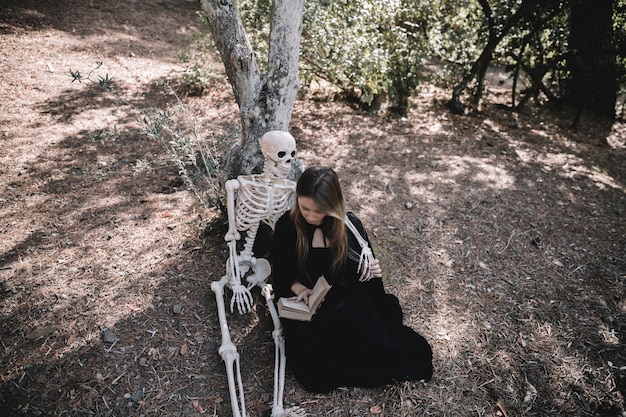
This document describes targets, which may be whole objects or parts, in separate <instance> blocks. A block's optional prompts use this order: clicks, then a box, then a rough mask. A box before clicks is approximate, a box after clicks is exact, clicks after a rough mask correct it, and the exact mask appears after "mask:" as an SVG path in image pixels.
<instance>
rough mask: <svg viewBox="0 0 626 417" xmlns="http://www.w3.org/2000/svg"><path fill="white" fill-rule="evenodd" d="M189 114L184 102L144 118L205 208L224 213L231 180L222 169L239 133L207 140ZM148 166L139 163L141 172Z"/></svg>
mask: <svg viewBox="0 0 626 417" xmlns="http://www.w3.org/2000/svg"><path fill="white" fill-rule="evenodd" d="M189 114H190V113H189V110H188V109H187V107H186V106H185V105H184V104H183V103H182V102H180V101H179V103H178V105H176V106H173V107H170V108H168V109H167V110H154V111H150V112H146V113H144V119H143V120H144V124H145V129H146V133H147V135H148V137H150V138H152V139H154V140H157V141H158V142H160V143H161V144H162V145H163V148H164V149H165V150H166V162H168V163H171V164H173V165H174V166H176V167H177V169H178V174H179V175H180V176H181V178H182V179H183V180H184V182H185V185H186V186H187V188H188V189H189V190H190V191H191V192H193V193H194V195H195V196H196V197H197V198H198V200H199V201H200V202H201V203H202V204H203V205H204V206H205V207H217V208H219V209H220V210H224V207H225V206H224V187H223V185H224V182H225V180H226V179H227V178H226V175H225V172H224V171H223V170H222V169H221V167H222V165H223V163H222V162H223V161H222V158H223V155H226V154H227V149H229V148H230V147H231V146H232V145H233V143H234V141H235V140H236V137H237V136H238V132H236V131H234V130H233V129H230V130H229V131H227V132H226V133H225V134H223V135H212V136H210V137H208V138H204V137H202V136H201V135H200V134H199V133H198V130H197V125H196V123H195V119H194V118H192V117H190V116H189ZM181 119H182V123H181ZM147 166H148V163H147V162H146V161H145V160H138V161H137V163H136V169H137V170H138V169H139V168H142V167H143V168H146V167H147Z"/></svg>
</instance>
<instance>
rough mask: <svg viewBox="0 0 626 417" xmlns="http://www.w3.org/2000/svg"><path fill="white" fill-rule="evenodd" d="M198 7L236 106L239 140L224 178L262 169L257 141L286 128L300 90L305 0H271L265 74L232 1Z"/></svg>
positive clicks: (211, 0) (210, 0) (209, 0)
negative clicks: (238, 120)
mask: <svg viewBox="0 0 626 417" xmlns="http://www.w3.org/2000/svg"><path fill="white" fill-rule="evenodd" d="M200 5H201V7H202V10H203V11H204V13H205V14H206V16H207V20H208V24H209V30H210V31H211V35H212V36H213V39H214V40H215V44H216V46H217V49H218V51H219V53H220V56H221V59H222V63H223V64H224V67H225V68H226V75H227V76H228V81H229V82H230V85H231V87H232V89H233V93H234V95H235V100H236V101H237V104H238V105H239V117H240V122H241V138H240V143H239V146H238V147H236V148H235V149H234V150H233V153H232V154H231V155H230V158H229V161H228V163H227V167H226V169H227V171H228V176H229V178H234V177H237V176H239V175H247V174H251V173H254V172H257V173H258V172H261V170H262V169H263V156H262V154H261V148H260V146H259V139H260V138H261V136H262V135H263V134H264V133H265V132H267V131H269V130H288V127H289V122H290V120H291V112H292V109H293V104H294V102H295V100H296V94H297V93H298V90H299V89H300V82H299V78H298V56H299V53H300V37H301V34H302V14H303V12H304V0H274V2H273V7H272V17H271V19H272V20H271V31H270V44H269V59H268V68H267V71H266V72H265V73H262V72H261V70H260V69H259V67H258V66H257V62H256V59H255V57H254V51H253V50H252V46H251V45H250V42H249V40H248V36H247V35H246V32H245V29H244V27H243V23H242V22H241V17H240V15H239V10H238V9H237V4H236V1H234V0H200ZM296 165H297V164H296Z"/></svg>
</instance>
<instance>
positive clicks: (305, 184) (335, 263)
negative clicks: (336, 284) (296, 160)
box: [290, 166, 348, 279]
mask: <svg viewBox="0 0 626 417" xmlns="http://www.w3.org/2000/svg"><path fill="white" fill-rule="evenodd" d="M299 197H308V198H311V199H313V201H315V203H316V204H317V206H318V207H319V209H320V210H322V212H324V214H325V215H326V217H325V218H324V223H323V224H324V228H323V230H324V235H325V237H326V240H327V242H328V246H329V248H330V253H331V265H330V275H331V276H332V277H339V276H340V273H341V272H342V271H343V269H344V266H345V261H346V259H347V256H348V237H347V235H346V225H345V217H346V203H345V200H344V198H343V193H342V192H341V186H340V184H339V177H338V176H337V173H336V172H335V171H334V170H333V169H332V168H327V167H321V166H313V167H310V168H308V169H306V170H305V171H304V172H303V173H302V175H300V178H299V179H298V184H297V185H296V201H295V203H294V205H293V207H292V208H291V214H290V215H291V219H292V220H293V222H294V224H295V225H296V232H297V241H296V252H297V254H298V264H299V265H300V270H301V271H302V272H304V273H306V269H305V265H306V260H307V258H308V256H309V237H308V236H307V233H306V225H307V222H306V220H305V219H304V217H303V216H302V213H301V212H300V206H299V204H298V198H299ZM310 278H311V277H309V279H310Z"/></svg>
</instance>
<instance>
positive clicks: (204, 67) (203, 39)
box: [178, 15, 218, 96]
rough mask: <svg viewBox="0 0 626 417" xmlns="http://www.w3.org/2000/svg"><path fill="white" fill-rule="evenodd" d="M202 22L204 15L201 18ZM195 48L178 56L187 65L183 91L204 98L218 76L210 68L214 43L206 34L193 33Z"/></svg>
mask: <svg viewBox="0 0 626 417" xmlns="http://www.w3.org/2000/svg"><path fill="white" fill-rule="evenodd" d="M199 18H200V20H202V19H203V18H205V17H203V15H200V16H199ZM192 38H193V41H194V44H193V47H192V48H189V49H185V50H183V51H181V52H179V54H178V60H179V61H180V62H182V63H184V64H185V70H184V72H183V75H182V77H181V87H182V91H183V92H184V93H185V94H187V95H190V96H202V95H203V94H204V93H205V92H207V91H208V90H209V88H210V87H211V85H212V84H213V83H214V82H215V80H216V79H217V78H218V76H217V75H216V74H215V72H214V71H213V70H212V69H211V68H210V66H209V63H210V62H211V60H210V59H208V58H209V53H210V52H211V51H213V50H214V47H213V42H212V41H211V39H210V38H209V36H207V35H206V34H204V33H193V34H192Z"/></svg>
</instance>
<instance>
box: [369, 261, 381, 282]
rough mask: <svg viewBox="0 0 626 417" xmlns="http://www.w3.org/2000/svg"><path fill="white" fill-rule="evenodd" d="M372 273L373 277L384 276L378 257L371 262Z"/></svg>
mask: <svg viewBox="0 0 626 417" xmlns="http://www.w3.org/2000/svg"><path fill="white" fill-rule="evenodd" d="M370 273H371V274H372V278H382V276H383V270H382V268H381V267H380V262H379V261H378V259H374V260H373V261H372V263H371V264H370Z"/></svg>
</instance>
